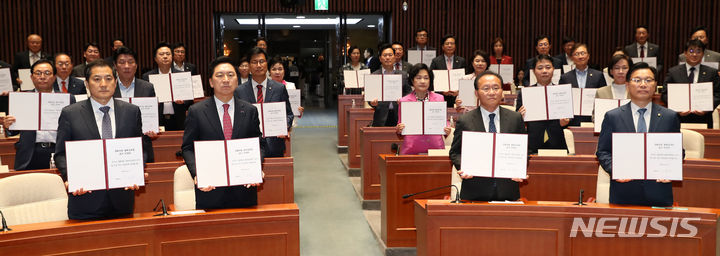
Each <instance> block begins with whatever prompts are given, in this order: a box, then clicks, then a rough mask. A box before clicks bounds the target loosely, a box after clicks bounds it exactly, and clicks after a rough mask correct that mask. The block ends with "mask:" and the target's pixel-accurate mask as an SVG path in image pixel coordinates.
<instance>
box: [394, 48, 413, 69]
mask: <svg viewBox="0 0 720 256" xmlns="http://www.w3.org/2000/svg"><path fill="white" fill-rule="evenodd" d="M392 48H393V50H394V51H395V64H393V69H394V70H401V71H403V72H405V73H407V72H408V71H410V66H411V65H410V63H409V62H407V61H405V60H403V57H404V56H405V49H404V48H403V44H402V43H401V42H393V43H392Z"/></svg>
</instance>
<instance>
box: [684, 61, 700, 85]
mask: <svg viewBox="0 0 720 256" xmlns="http://www.w3.org/2000/svg"><path fill="white" fill-rule="evenodd" d="M692 67H694V68H695V71H693V73H694V74H695V75H694V76H693V80H692V81H690V82H691V83H694V84H695V83H697V82H698V77H699V76H700V64H697V65H695V66H690V65H688V64H687V63H685V71H687V74H688V77H689V76H690V68H692Z"/></svg>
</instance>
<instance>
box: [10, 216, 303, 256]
mask: <svg viewBox="0 0 720 256" xmlns="http://www.w3.org/2000/svg"><path fill="white" fill-rule="evenodd" d="M153 214H154V213H143V214H135V215H134V216H133V217H132V218H124V219H113V220H102V221H72V220H70V221H57V222H45V223H36V224H26V225H17V226H12V227H11V228H12V229H13V230H12V231H9V232H4V233H0V254H2V255H48V254H53V255H71V254H72V255H300V239H299V238H300V232H299V230H300V228H299V210H298V208H297V205H295V204H272V205H260V206H257V207H253V208H246V209H225V210H214V211H209V212H207V213H198V214H189V215H176V216H163V217H153V216H152V215H153Z"/></svg>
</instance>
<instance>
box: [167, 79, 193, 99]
mask: <svg viewBox="0 0 720 256" xmlns="http://www.w3.org/2000/svg"><path fill="white" fill-rule="evenodd" d="M170 85H171V88H172V99H173V101H176V100H192V99H194V98H195V93H194V92H193V80H192V74H191V73H190V72H179V73H170Z"/></svg>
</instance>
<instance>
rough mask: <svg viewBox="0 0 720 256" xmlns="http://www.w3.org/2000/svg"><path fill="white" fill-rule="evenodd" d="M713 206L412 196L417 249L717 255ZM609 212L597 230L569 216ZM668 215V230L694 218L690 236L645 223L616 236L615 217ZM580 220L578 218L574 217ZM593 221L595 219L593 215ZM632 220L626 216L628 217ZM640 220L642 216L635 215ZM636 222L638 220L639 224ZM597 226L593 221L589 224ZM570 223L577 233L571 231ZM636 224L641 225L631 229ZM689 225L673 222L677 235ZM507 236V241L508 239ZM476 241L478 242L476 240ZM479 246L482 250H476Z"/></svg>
mask: <svg viewBox="0 0 720 256" xmlns="http://www.w3.org/2000/svg"><path fill="white" fill-rule="evenodd" d="M719 214H720V211H719V210H718V209H706V208H689V209H688V210H656V209H652V208H650V207H623V206H614V205H608V204H590V205H588V206H583V207H579V206H575V205H572V203H569V202H549V201H544V202H536V201H528V202H526V204H525V205H509V204H505V205H501V204H488V203H468V204H451V203H448V202H447V201H446V200H445V201H443V200H417V201H416V202H415V224H416V226H417V241H418V243H417V255H419V256H426V255H478V254H483V255H590V256H592V255H598V256H599V255H708V256H710V255H716V254H717V252H716V239H717V235H716V232H718V229H717V227H718V225H717V219H718V215H719ZM576 217H578V218H582V220H583V222H584V223H589V222H590V221H591V219H590V218H599V217H611V218H615V219H614V221H613V220H610V221H607V222H605V223H606V224H605V227H606V228H605V229H604V230H603V229H598V228H595V229H593V230H594V231H597V230H602V231H600V232H599V233H601V234H606V235H612V236H613V237H596V236H595V234H596V233H594V232H593V233H592V237H586V236H585V235H584V234H583V232H582V231H577V230H580V229H578V228H575V227H573V221H574V218H576ZM655 217H661V218H668V220H664V221H660V222H657V223H658V224H660V225H662V226H663V227H665V228H666V229H667V230H670V227H671V226H672V224H671V221H670V220H669V219H670V218H698V219H697V220H693V221H690V222H689V224H692V225H693V226H695V227H696V228H697V231H698V232H697V234H695V235H694V236H692V237H671V236H668V235H665V236H662V237H647V235H648V234H658V233H659V231H658V230H656V229H654V228H653V226H650V224H648V227H647V230H646V233H645V234H646V235H645V236H642V237H634V238H629V237H619V235H618V232H624V231H626V230H628V229H627V228H618V226H619V225H621V224H619V223H620V218H655ZM578 220H580V219H578ZM595 220H596V221H598V220H597V219H595ZM628 222H631V220H628ZM637 222H641V221H639V220H638V221H637ZM638 226H639V225H638ZM594 227H597V226H594ZM573 229H575V230H576V231H577V232H576V236H575V237H571V231H572V230H573ZM634 230H640V229H634ZM689 233H690V231H688V230H686V229H684V228H682V227H678V228H677V233H676V235H681V234H682V235H688V234H689ZM509 241H512V242H509ZM478 245H481V246H478ZM479 252H481V253H479Z"/></svg>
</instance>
